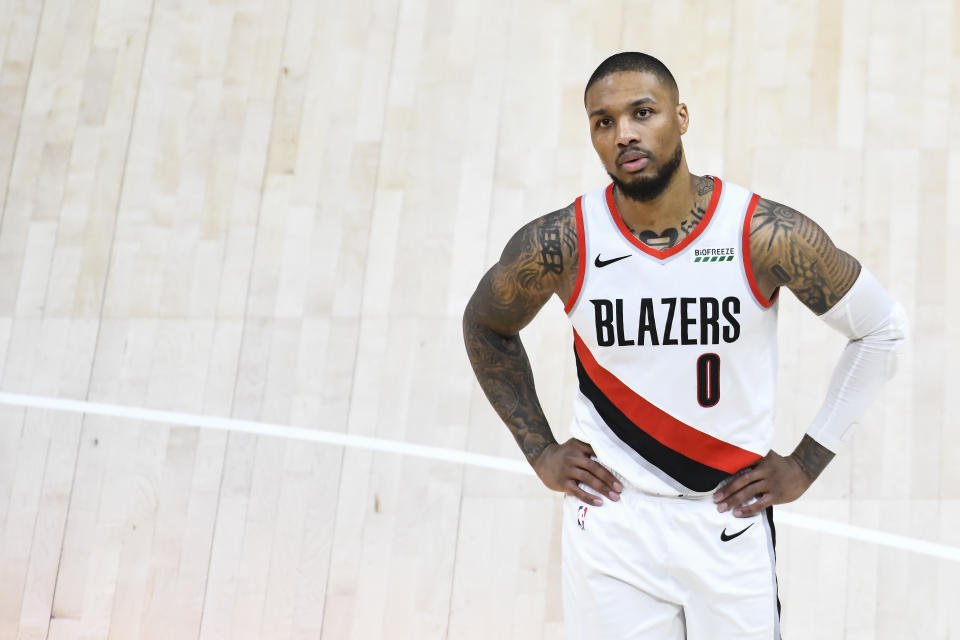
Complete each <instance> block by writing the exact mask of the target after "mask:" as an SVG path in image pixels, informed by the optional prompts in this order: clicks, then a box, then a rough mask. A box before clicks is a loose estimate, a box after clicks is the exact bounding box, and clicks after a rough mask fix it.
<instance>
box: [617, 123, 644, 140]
mask: <svg viewBox="0 0 960 640" xmlns="http://www.w3.org/2000/svg"><path fill="white" fill-rule="evenodd" d="M638 142H640V138H639V137H638V134H637V131H636V129H635V128H634V126H633V123H632V122H631V121H630V119H629V118H620V119H619V120H618V121H617V146H620V147H629V146H630V145H632V144H637V143H638Z"/></svg>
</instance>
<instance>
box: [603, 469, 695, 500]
mask: <svg viewBox="0 0 960 640" xmlns="http://www.w3.org/2000/svg"><path fill="white" fill-rule="evenodd" d="M607 471H609V472H610V474H611V475H613V477H614V478H616V479H617V480H619V481H620V484H622V485H623V487H624V489H630V490H631V493H633V494H635V495H637V496H639V497H641V498H650V499H652V500H668V501H669V500H674V501H678V502H689V501H696V500H707V499H709V500H712V499H713V491H709V492H707V493H678V492H674V493H660V492H653V491H650V490H648V489H643V488H641V487H638V486H637V485H635V484H634V483H632V482H630V481H629V480H627V479H626V478H625V477H624V476H622V475H621V474H619V473H617V472H616V471H614V470H613V469H610V468H609V467H607Z"/></svg>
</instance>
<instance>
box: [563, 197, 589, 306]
mask: <svg viewBox="0 0 960 640" xmlns="http://www.w3.org/2000/svg"><path fill="white" fill-rule="evenodd" d="M582 202H583V196H580V197H578V198H577V200H576V202H575V203H574V205H573V208H574V211H575V212H576V218H577V282H576V284H574V285H573V293H571V294H570V299H569V300H567V304H565V305H564V307H563V311H564V313H566V314H568V315H569V314H570V312H571V311H572V310H573V307H574V305H575V304H576V303H577V298H578V297H580V289H581V288H582V287H583V277H584V275H585V274H586V272H587V247H586V238H585V236H584V231H583V204H582Z"/></svg>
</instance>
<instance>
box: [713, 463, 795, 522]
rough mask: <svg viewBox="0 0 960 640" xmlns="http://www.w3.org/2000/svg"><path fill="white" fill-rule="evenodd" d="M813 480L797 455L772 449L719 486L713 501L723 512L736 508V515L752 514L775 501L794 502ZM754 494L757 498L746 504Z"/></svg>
mask: <svg viewBox="0 0 960 640" xmlns="http://www.w3.org/2000/svg"><path fill="white" fill-rule="evenodd" d="M812 482H813V481H812V480H811V479H810V478H809V477H807V475H806V474H805V473H804V472H803V469H802V468H801V467H800V464H799V463H798V462H797V461H796V460H795V459H794V458H793V456H786V457H784V456H781V455H779V454H778V453H776V452H775V451H771V452H770V453H768V454H767V455H765V456H764V457H763V458H761V459H760V461H759V462H757V463H756V464H755V465H753V466H752V467H747V468H746V469H744V470H743V471H740V472H739V473H737V474H736V475H734V476H733V479H732V480H730V481H729V482H727V484H725V485H723V486H722V487H720V488H719V489H717V490H716V492H714V494H713V501H714V502H716V503H717V510H718V511H720V512H721V513H723V512H724V511H729V510H730V509H733V515H735V516H736V517H738V518H748V517H750V516H753V515H756V514H758V513H760V512H761V511H763V510H764V509H766V508H767V507H769V506H770V505H772V504H783V503H785V502H793V501H794V500H796V499H797V498H799V497H800V496H801V495H803V492H804V491H806V490H807V489H808V488H809V487H810V484H811V483H812ZM751 498H756V501H754V502H751V503H750V504H744V503H745V502H747V501H748V500H750V499H751Z"/></svg>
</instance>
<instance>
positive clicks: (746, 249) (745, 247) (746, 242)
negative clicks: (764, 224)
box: [740, 194, 780, 307]
mask: <svg viewBox="0 0 960 640" xmlns="http://www.w3.org/2000/svg"><path fill="white" fill-rule="evenodd" d="M759 201H760V196H758V195H757V194H753V195H752V196H751V197H750V204H748V205H747V213H746V215H745V216H743V236H742V237H741V239H740V251H741V253H742V254H743V271H744V273H745V274H746V276H747V282H749V283H750V291H752V292H753V297H754V299H755V300H756V301H757V302H759V303H760V304H761V305H762V306H763V307H769V306H771V305H772V304H773V301H774V300H776V299H777V294H778V293H780V287H777V288H776V289H774V290H773V295H772V296H770V299H769V300H768V299H767V298H765V297H763V294H762V293H760V287H758V286H757V281H756V279H754V277H753V265H752V264H750V221H751V220H753V212H754V210H755V209H756V208H757V202H759Z"/></svg>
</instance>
